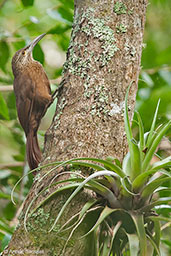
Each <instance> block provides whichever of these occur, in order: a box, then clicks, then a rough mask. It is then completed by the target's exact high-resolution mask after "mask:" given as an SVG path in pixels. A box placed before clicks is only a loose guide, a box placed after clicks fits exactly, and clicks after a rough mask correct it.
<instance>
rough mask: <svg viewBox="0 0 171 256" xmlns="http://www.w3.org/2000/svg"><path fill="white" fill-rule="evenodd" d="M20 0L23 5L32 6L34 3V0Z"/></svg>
mask: <svg viewBox="0 0 171 256" xmlns="http://www.w3.org/2000/svg"><path fill="white" fill-rule="evenodd" d="M21 2H22V3H23V5H24V6H25V7H28V6H32V5H33V4H34V0H21Z"/></svg>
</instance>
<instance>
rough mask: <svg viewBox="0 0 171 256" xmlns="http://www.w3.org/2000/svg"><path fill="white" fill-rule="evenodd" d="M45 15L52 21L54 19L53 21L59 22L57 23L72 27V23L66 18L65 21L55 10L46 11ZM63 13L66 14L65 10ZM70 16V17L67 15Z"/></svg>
mask: <svg viewBox="0 0 171 256" xmlns="http://www.w3.org/2000/svg"><path fill="white" fill-rule="evenodd" d="M46 12H47V14H48V15H49V16H50V17H51V18H52V19H54V20H57V21H59V22H63V23H65V24H67V25H70V27H71V25H72V22H71V21H69V20H68V17H67V19H66V15H65V18H64V17H63V16H62V15H61V13H60V12H59V11H57V10H54V9H50V8H49V9H47V11H46ZM65 12H66V9H65ZM69 16H70V15H69ZM72 17H73V15H72Z"/></svg>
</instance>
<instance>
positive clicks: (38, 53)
mask: <svg viewBox="0 0 171 256" xmlns="http://www.w3.org/2000/svg"><path fill="white" fill-rule="evenodd" d="M33 58H34V59H35V60H37V61H39V62H40V63H41V64H43V63H44V59H45V57H44V52H43V51H42V48H41V47H40V45H39V44H37V45H36V46H35V47H34V50H33Z"/></svg>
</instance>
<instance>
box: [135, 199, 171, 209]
mask: <svg viewBox="0 0 171 256" xmlns="http://www.w3.org/2000/svg"><path fill="white" fill-rule="evenodd" d="M170 203H171V197H163V198H160V199H158V200H157V201H155V202H153V203H151V204H148V205H146V206H144V207H142V208H141V209H140V210H141V212H148V211H150V210H151V209H152V208H154V207H155V206H157V205H162V204H170Z"/></svg>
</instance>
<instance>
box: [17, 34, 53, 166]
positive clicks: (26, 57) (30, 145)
mask: <svg viewBox="0 0 171 256" xmlns="http://www.w3.org/2000/svg"><path fill="white" fill-rule="evenodd" d="M44 36H45V34H42V35H40V36H38V37H36V38H35V39H34V40H33V41H32V42H31V43H30V44H29V45H28V46H26V47H24V48H22V49H20V50H19V51H17V52H16V53H15V55H14V57H13V59H12V70H13V74H14V93H15V96H16V107H17V113H18V118H19V121H20V124H21V126H22V128H23V129H24V132H25V135H26V139H27V142H26V152H27V160H28V164H29V166H30V168H31V169H34V168H37V167H38V164H39V162H40V160H41V151H40V148H39V144H38V139H37V131H38V128H39V125H40V122H41V119H42V117H43V116H44V115H45V113H46V110H47V108H48V106H49V105H50V104H51V103H52V101H53V97H52V95H51V89H50V83H49V80H48V77H47V75H46V73H45V71H44V69H43V66H42V65H41V64H40V63H39V62H37V61H35V60H34V59H33V57H32V51H33V49H34V47H35V45H36V44H37V43H38V42H39V41H40V40H41V39H42V38H43V37H44Z"/></svg>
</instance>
